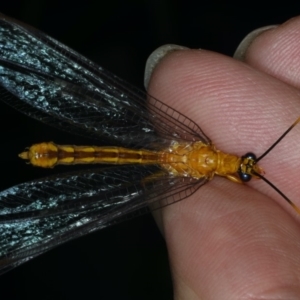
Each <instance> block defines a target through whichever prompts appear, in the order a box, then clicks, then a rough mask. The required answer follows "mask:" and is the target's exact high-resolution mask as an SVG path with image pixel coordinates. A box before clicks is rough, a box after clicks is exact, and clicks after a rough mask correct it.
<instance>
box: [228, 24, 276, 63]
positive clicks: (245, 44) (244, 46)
mask: <svg viewBox="0 0 300 300" xmlns="http://www.w3.org/2000/svg"><path fill="white" fill-rule="evenodd" d="M276 27H278V25H270V26H265V27H261V28H258V29H255V30H253V31H252V32H250V33H249V34H247V35H246V37H244V39H243V40H242V41H241V43H240V44H239V46H238V47H237V49H236V50H235V52H234V55H233V58H235V59H237V60H241V61H244V60H245V56H246V52H247V50H248V48H249V46H250V45H251V44H252V42H253V41H254V40H255V39H256V38H257V37H258V36H259V35H261V34H262V33H263V32H265V31H268V30H271V29H274V28H276Z"/></svg>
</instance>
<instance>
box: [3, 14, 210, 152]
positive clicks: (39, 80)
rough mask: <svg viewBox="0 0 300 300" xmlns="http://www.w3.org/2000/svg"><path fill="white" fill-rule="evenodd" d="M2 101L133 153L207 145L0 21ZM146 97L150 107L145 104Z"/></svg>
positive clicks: (197, 132) (126, 88)
mask: <svg viewBox="0 0 300 300" xmlns="http://www.w3.org/2000/svg"><path fill="white" fill-rule="evenodd" d="M0 86H2V88H3V90H4V91H2V93H3V94H2V95H1V99H2V100H3V101H5V102H6V103H8V104H9V105H11V106H13V107H15V108H16V109H18V110H20V111H21V112H23V113H25V114H27V115H28V116H30V117H33V118H35V119H37V120H39V121H42V122H44V123H46V124H50V125H52V126H56V127H58V128H62V129H63V130H66V131H69V132H71V133H74V132H76V134H81V135H84V136H87V137H91V138H96V139H98V140H101V141H108V142H109V143H110V144H114V145H122V146H126V147H134V148H141V147H142V148H161V147H166V146H168V145H169V144H170V142H171V141H173V140H188V141H195V140H201V141H204V142H206V143H210V141H209V139H208V138H207V137H206V136H205V134H204V133H203V132H202V130H201V129H200V128H199V126H198V125H197V124H196V123H194V122H193V121H192V120H190V119H188V118H187V117H185V116H184V115H182V114H180V113H179V112H178V111H175V110H174V109H172V108H171V107H169V106H167V105H165V104H163V103H162V102H160V101H159V100H157V99H155V98H154V97H151V96H149V95H148V96H147V95H146V94H145V93H144V92H141V91H140V90H138V89H136V88H134V87H132V86H131V85H129V84H128V83H126V82H124V81H123V80H121V79H119V78H118V77H116V76H115V75H112V74H111V73H109V72H107V71H105V70H103V69H102V68H101V67H99V66H97V65H96V64H94V63H92V62H91V61H89V60H88V59H86V58H84V57H82V56H81V55H80V54H78V53H76V52H75V51H73V50H71V49H69V48H68V47H66V46H64V45H62V44H61V43H59V42H58V41H56V40H54V39H52V38H51V37H49V36H47V35H45V34H43V33H41V32H39V31H38V30H36V29H34V28H32V27H29V26H27V25H24V24H21V23H19V22H17V21H15V20H13V19H10V18H7V17H6V16H3V15H0ZM147 97H148V100H149V101H146V100H147Z"/></svg>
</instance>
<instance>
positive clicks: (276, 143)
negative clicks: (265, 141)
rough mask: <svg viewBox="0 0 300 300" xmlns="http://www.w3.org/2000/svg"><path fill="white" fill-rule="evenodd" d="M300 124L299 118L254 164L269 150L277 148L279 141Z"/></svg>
mask: <svg viewBox="0 0 300 300" xmlns="http://www.w3.org/2000/svg"><path fill="white" fill-rule="evenodd" d="M299 122H300V117H299V118H298V119H297V120H296V121H295V122H294V123H293V124H292V125H291V126H290V127H289V128H288V129H287V130H286V131H285V132H284V133H283V134H282V136H281V137H280V138H279V139H278V140H277V141H276V142H275V143H274V144H273V145H272V146H271V147H270V148H269V149H268V150H267V151H266V152H265V153H264V154H262V155H261V156H260V157H259V158H257V159H256V162H259V161H260V160H261V159H262V158H264V157H265V156H266V155H267V154H268V153H269V152H270V151H271V150H273V149H274V148H275V146H277V145H278V144H279V143H280V142H281V140H282V139H283V138H284V137H285V136H286V135H287V134H288V133H289V132H290V131H291V130H292V129H293V128H294V127H295V126H296V125H297V124H298V123H299Z"/></svg>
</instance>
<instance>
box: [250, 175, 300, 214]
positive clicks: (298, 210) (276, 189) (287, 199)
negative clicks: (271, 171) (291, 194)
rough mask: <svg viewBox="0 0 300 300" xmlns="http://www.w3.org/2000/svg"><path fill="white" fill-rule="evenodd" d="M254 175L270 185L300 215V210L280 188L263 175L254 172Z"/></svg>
mask: <svg viewBox="0 0 300 300" xmlns="http://www.w3.org/2000/svg"><path fill="white" fill-rule="evenodd" d="M252 174H254V175H255V176H257V177H259V178H260V179H262V180H263V181H264V182H266V183H267V184H268V185H270V186H271V187H272V188H273V189H274V190H275V191H276V192H277V193H278V194H279V195H280V196H281V197H282V198H283V199H285V200H286V201H287V202H288V203H289V204H290V205H291V206H292V207H293V209H294V210H295V211H296V212H297V213H298V214H299V215H300V208H299V207H298V206H297V205H296V204H295V203H293V202H292V201H291V200H290V199H289V198H288V197H287V196H286V195H285V194H284V193H283V192H282V191H281V190H280V189H279V188H277V187H276V186H275V185H274V184H273V183H272V182H271V181H269V180H268V179H267V178H265V177H264V176H262V175H261V174H259V173H257V172H255V171H253V172H252Z"/></svg>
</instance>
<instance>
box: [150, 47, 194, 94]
mask: <svg viewBox="0 0 300 300" xmlns="http://www.w3.org/2000/svg"><path fill="white" fill-rule="evenodd" d="M186 49H189V48H187V47H183V46H179V45H173V44H167V45H163V46H160V47H158V48H157V49H156V50H154V51H153V52H152V53H151V54H150V56H149V57H148V59H147V62H146V67H145V75H144V86H145V88H146V90H147V89H148V85H149V81H150V78H151V75H152V73H153V70H154V69H155V67H156V66H157V64H158V63H159V62H160V61H161V60H162V58H163V57H164V56H166V55H167V54H168V53H170V52H173V51H176V50H186Z"/></svg>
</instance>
